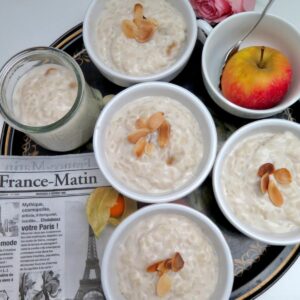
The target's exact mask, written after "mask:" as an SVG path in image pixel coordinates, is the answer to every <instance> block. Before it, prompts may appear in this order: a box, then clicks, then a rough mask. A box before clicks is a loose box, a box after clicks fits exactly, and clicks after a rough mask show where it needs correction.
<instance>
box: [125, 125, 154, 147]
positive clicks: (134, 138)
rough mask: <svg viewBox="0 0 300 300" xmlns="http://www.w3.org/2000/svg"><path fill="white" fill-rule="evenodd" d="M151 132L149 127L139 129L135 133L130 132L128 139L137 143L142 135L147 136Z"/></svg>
mask: <svg viewBox="0 0 300 300" xmlns="http://www.w3.org/2000/svg"><path fill="white" fill-rule="evenodd" d="M149 132H150V130H149V129H148V128H141V129H138V130H137V131H135V132H134V133H131V134H129V135H128V137H127V140H128V142H130V143H132V144H135V143H137V141H138V140H139V139H140V138H141V137H144V136H146V135H147V134H148V133H149Z"/></svg>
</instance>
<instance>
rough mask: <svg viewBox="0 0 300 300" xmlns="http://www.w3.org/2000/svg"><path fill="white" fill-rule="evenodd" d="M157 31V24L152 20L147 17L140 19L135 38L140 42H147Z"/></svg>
mask: <svg viewBox="0 0 300 300" xmlns="http://www.w3.org/2000/svg"><path fill="white" fill-rule="evenodd" d="M135 23H136V22H135ZM155 31H156V26H155V25H154V24H153V23H152V22H150V21H149V20H147V19H141V20H140V19H139V20H138V25H137V31H136V33H135V35H134V38H135V40H136V41H137V42H139V43H146V42H148V41H149V40H150V39H151V38H152V36H153V35H154V33H155Z"/></svg>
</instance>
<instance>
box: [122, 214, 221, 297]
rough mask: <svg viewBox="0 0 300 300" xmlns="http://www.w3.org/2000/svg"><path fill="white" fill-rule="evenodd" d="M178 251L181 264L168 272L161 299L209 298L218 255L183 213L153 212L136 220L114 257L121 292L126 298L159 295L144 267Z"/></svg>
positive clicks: (152, 279) (152, 277) (152, 278)
mask: <svg viewBox="0 0 300 300" xmlns="http://www.w3.org/2000/svg"><path fill="white" fill-rule="evenodd" d="M175 252H177V253H180V255H181V257H182V259H183V261H184V266H183V268H182V269H180V271H178V272H168V273H167V274H168V276H169V278H170V281H171V288H170V290H169V291H168V293H167V294H165V295H164V297H163V299H166V300H171V299H172V300H176V299H178V300H179V299H180V300H204V299H210V297H211V295H212V294H213V292H214V290H215V288H216V285H217V281H218V273H219V269H218V268H219V267H218V263H219V262H218V257H217V254H216V251H215V249H214V247H213V245H212V243H211V241H210V240H209V239H208V238H207V237H206V236H205V234H204V233H203V232H202V230H201V229H200V228H199V226H198V225H197V224H196V223H194V221H191V220H190V219H188V218H187V217H185V216H181V215H177V214H157V215H153V216H150V217H147V218H144V219H143V220H142V221H140V222H138V223H137V224H136V225H135V226H134V227H132V230H131V231H130V232H129V234H128V235H127V236H126V238H125V240H124V241H123V242H121V244H120V246H119V250H118V253H119V257H118V258H117V269H118V280H119V286H120V291H121V294H122V295H123V296H124V298H125V299H128V300H141V299H147V300H155V299H162V298H160V297H159V296H158V295H157V294H156V286H157V282H158V280H159V276H157V275H156V274H155V273H153V272H149V271H148V272H147V267H148V266H149V265H151V264H152V263H153V262H157V261H161V260H164V259H166V258H168V257H172V256H173V255H174V253H175Z"/></svg>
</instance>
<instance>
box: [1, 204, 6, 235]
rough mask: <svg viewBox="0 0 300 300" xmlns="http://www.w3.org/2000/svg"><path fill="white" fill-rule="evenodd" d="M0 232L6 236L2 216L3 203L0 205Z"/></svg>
mask: <svg viewBox="0 0 300 300" xmlns="http://www.w3.org/2000/svg"><path fill="white" fill-rule="evenodd" d="M0 234H2V235H3V236H5V231H4V228H3V225H2V218H1V205H0Z"/></svg>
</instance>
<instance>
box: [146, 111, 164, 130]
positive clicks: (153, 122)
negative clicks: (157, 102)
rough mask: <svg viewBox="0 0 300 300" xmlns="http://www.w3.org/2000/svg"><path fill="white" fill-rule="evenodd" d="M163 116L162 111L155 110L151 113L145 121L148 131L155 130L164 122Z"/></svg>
mask: <svg viewBox="0 0 300 300" xmlns="http://www.w3.org/2000/svg"><path fill="white" fill-rule="evenodd" d="M164 120H165V117H164V113H163V112H156V113H154V114H153V115H151V116H150V117H149V119H148V121H147V126H148V128H149V129H150V131H152V132H153V131H155V130H157V129H158V128H159V127H160V126H161V124H162V123H163V122H164Z"/></svg>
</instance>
